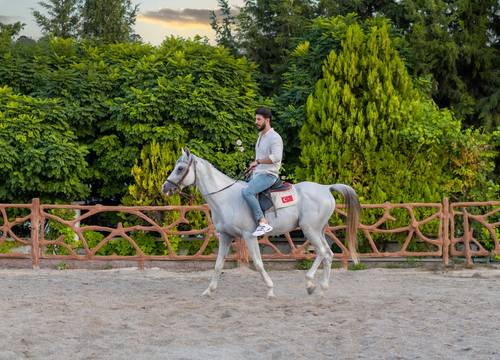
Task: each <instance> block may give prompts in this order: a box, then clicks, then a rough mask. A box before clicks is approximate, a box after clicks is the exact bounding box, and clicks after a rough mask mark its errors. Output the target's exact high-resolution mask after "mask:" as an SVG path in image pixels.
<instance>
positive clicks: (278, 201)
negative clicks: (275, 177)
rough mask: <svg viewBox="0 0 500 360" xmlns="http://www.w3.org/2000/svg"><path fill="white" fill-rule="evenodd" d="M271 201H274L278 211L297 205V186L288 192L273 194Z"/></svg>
mask: <svg viewBox="0 0 500 360" xmlns="http://www.w3.org/2000/svg"><path fill="white" fill-rule="evenodd" d="M271 200H272V201H273V204H274V207H275V208H276V209H281V208H284V207H287V206H292V205H295V204H297V192H296V191H295V186H292V187H291V188H290V189H289V190H286V191H273V192H271Z"/></svg>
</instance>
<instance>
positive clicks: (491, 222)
mask: <svg viewBox="0 0 500 360" xmlns="http://www.w3.org/2000/svg"><path fill="white" fill-rule="evenodd" d="M362 208H363V211H362V217H361V218H362V221H364V222H363V223H361V224H360V227H359V232H358V242H359V250H360V256H361V258H386V257H440V258H442V261H443V263H444V264H445V265H447V264H448V262H449V257H450V256H453V257H464V258H465V261H466V263H467V264H468V265H472V264H473V258H474V257H486V256H496V255H500V242H499V240H500V239H499V236H500V226H499V225H500V201H489V202H468V203H465V202H464V203H451V204H450V203H449V202H448V199H444V200H443V202H442V203H408V204H391V203H385V204H365V205H362ZM345 215H346V214H345V212H344V208H343V206H342V205H339V206H338V208H337V209H336V212H335V214H334V215H333V216H332V219H331V223H330V224H329V225H328V226H327V227H326V228H325V235H326V237H327V239H329V240H330V241H331V243H332V249H334V253H335V257H336V258H338V259H340V260H341V262H342V264H343V265H344V266H347V263H348V260H349V251H348V249H347V247H346V246H345V244H344V241H343V238H344V232H345V225H344V223H343V219H344V218H345ZM109 218H112V219H114V220H115V221H114V222H113V223H110V224H107V223H106V222H107V221H109ZM118 220H119V221H118ZM96 222H97V223H99V224H100V225H96V224H95V223H96ZM103 223H106V226H103ZM144 239H146V240H144ZM151 239H153V240H154V241H155V242H156V243H152V242H151ZM179 241H180V242H181V243H185V242H186V241H195V242H196V243H197V244H198V246H195V247H194V248H191V250H190V252H191V253H186V252H185V251H182V249H180V248H179ZM216 241H217V233H216V231H215V228H214V226H213V223H212V221H211V216H210V210H209V209H208V206H207V205H197V206H134V207H127V206H102V205H93V206H86V205H46V204H41V203H40V200H39V199H33V200H32V202H31V204H0V261H1V259H2V258H4V259H5V258H28V259H31V261H32V265H33V267H34V268H39V267H40V262H41V261H43V260H44V259H59V260H61V261H63V260H80V261H86V260H133V261H137V262H138V265H139V266H140V267H143V266H144V263H145V262H146V261H149V260H165V261H172V260H215V258H216V254H215V249H214V247H216V245H217V242H216ZM259 243H260V246H261V249H262V252H263V255H262V257H263V259H264V260H268V261H273V260H299V259H310V258H313V257H314V256H315V255H314V249H313V248H312V247H311V246H310V244H309V242H308V241H307V240H305V239H303V237H302V236H301V233H300V229H297V230H296V231H294V232H292V233H287V234H284V236H283V237H280V238H272V239H270V238H267V237H263V238H261V239H260V240H259ZM112 244H114V246H116V245H119V246H121V247H122V248H123V247H125V248H126V249H128V254H127V255H119V254H117V253H116V252H117V251H114V250H113V249H111V250H110V247H111V245H112ZM151 246H155V247H156V253H155V254H151V252H152V251H151ZM148 247H149V248H148ZM158 249H159V250H158ZM193 249H194V250H193ZM115 250H116V249H115ZM184 250H185V249H184ZM158 251H160V253H158ZM118 252H119V251H118ZM153 253H154V251H153ZM228 259H230V260H234V261H238V262H239V263H248V261H249V256H248V252H247V250H246V247H245V244H244V242H243V241H242V240H241V239H235V241H234V242H233V248H232V252H231V254H230V255H228Z"/></svg>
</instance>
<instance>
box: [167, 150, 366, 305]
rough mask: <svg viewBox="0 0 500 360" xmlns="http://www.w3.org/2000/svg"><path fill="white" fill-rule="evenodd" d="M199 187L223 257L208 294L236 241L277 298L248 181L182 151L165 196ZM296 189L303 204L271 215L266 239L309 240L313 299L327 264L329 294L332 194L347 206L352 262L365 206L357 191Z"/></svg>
mask: <svg viewBox="0 0 500 360" xmlns="http://www.w3.org/2000/svg"><path fill="white" fill-rule="evenodd" d="M193 184H195V186H196V187H197V188H198V190H199V191H200V192H201V194H202V196H203V198H204V199H205V201H206V202H207V203H208V206H209V207H210V210H211V212H212V221H213V224H214V226H215V229H216V231H217V232H218V234H219V253H218V255H217V261H216V263H215V273H214V275H213V277H212V280H211V282H210V284H209V286H208V288H207V289H206V290H205V291H204V292H203V295H208V296H209V295H211V293H212V292H213V291H215V289H216V288H217V281H218V279H219V276H220V273H221V272H222V269H223V266H224V258H225V256H226V255H227V254H228V252H229V248H230V245H231V241H232V239H233V238H235V237H239V238H242V239H244V240H245V242H246V245H247V247H248V250H249V252H250V256H251V257H252V260H253V263H254V266H255V268H256V269H257V271H259V272H260V274H261V275H262V278H263V279H264V282H265V283H266V286H267V288H268V291H267V296H268V297H270V298H271V297H274V290H273V282H272V280H271V278H270V277H269V275H268V274H267V272H266V270H265V269H264V264H263V262H262V258H261V255H260V249H259V244H258V241H257V238H256V237H254V236H252V232H253V231H254V229H255V226H256V224H255V220H254V218H253V216H252V213H251V211H250V208H249V207H248V205H247V203H246V202H245V200H244V199H243V196H242V195H241V190H242V189H243V188H244V187H245V186H246V182H244V181H237V180H234V179H231V178H230V177H229V176H227V175H225V174H223V173H222V172H220V171H219V170H217V169H216V168H215V167H214V166H213V165H212V164H210V163H209V162H208V161H206V160H204V159H202V158H200V157H197V156H195V155H193V154H191V153H190V152H189V150H187V149H186V150H182V155H181V157H180V158H179V159H178V160H177V163H176V164H175V167H174V169H173V170H172V173H171V174H170V175H169V176H168V178H167V180H166V181H165V183H164V184H163V188H162V191H163V192H164V193H166V194H167V195H172V194H173V193H174V192H176V191H181V190H182V188H184V187H187V186H190V185H193ZM294 186H295V189H296V192H297V198H298V203H297V204H296V205H295V206H290V207H284V208H280V209H278V210H277V211H276V212H275V211H268V212H267V213H266V218H267V220H268V221H269V223H270V224H271V226H272V227H273V230H272V231H271V232H270V233H268V234H267V235H280V234H283V233H286V232H290V231H293V230H295V229H297V227H300V228H301V229H302V232H303V233H304V235H305V236H306V238H307V239H308V240H309V241H310V242H311V243H312V244H313V246H314V248H315V250H316V258H315V260H314V262H313V264H312V266H311V269H310V270H309V271H308V272H307V273H306V290H307V292H308V293H309V294H312V293H313V291H314V289H315V288H316V285H315V282H314V275H315V273H316V270H317V269H318V267H319V266H320V264H321V262H323V277H322V279H321V280H320V281H319V284H320V286H321V288H322V289H323V290H326V289H327V288H328V285H329V281H330V271H331V264H332V259H333V252H332V251H331V249H330V247H329V246H328V243H327V241H326V239H325V234H324V228H325V226H327V224H328V220H329V219H330V217H331V216H332V214H333V211H334V209H335V199H334V197H333V196H332V194H331V190H335V191H338V192H340V193H342V195H343V196H344V200H345V204H346V206H347V211H348V213H347V225H346V237H347V239H348V246H349V251H350V254H351V257H352V260H353V261H354V262H355V263H358V255H357V253H356V232H357V228H358V223H359V213H360V205H359V200H358V196H357V195H356V193H355V192H354V190H353V189H352V188H351V187H350V186H347V185H344V184H335V185H321V184H317V183H313V182H301V183H298V184H296V185H294Z"/></svg>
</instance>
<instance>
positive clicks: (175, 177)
mask: <svg viewBox="0 0 500 360" xmlns="http://www.w3.org/2000/svg"><path fill="white" fill-rule="evenodd" d="M194 167H195V164H194V156H193V155H192V154H191V153H190V152H189V149H187V148H186V150H184V149H183V150H182V155H181V157H180V158H179V159H178V160H177V162H176V163H175V167H174V169H173V170H172V172H171V173H170V175H169V176H168V178H167V181H165V183H164V184H163V186H162V191H163V192H164V193H165V194H167V195H168V196H170V195H173V194H174V193H175V192H177V191H181V190H182V189H183V188H185V187H186V186H189V185H193V184H194V182H195V180H196V176H195V171H194Z"/></svg>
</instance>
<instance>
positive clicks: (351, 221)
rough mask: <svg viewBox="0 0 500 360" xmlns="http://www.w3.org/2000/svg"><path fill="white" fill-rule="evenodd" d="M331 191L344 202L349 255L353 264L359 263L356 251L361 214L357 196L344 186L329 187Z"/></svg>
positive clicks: (351, 189)
mask: <svg viewBox="0 0 500 360" xmlns="http://www.w3.org/2000/svg"><path fill="white" fill-rule="evenodd" d="M330 189H331V190H335V191H337V192H339V193H341V194H342V195H343V196H344V202H345V205H346V208H347V220H346V237H347V241H348V242H347V244H348V247H349V252H350V253H351V258H352V261H354V263H355V264H357V263H359V257H358V253H357V251H356V249H357V242H358V241H357V232H358V226H359V214H360V212H361V205H360V204H359V199H358V195H356V192H355V191H354V189H353V188H352V187H350V186H348V185H344V184H334V185H331V186H330Z"/></svg>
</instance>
